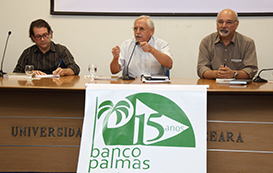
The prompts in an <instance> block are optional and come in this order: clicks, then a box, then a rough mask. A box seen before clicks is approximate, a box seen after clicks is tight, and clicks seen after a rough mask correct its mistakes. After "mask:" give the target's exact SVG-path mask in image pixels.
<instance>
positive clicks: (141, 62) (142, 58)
mask: <svg viewBox="0 0 273 173" xmlns="http://www.w3.org/2000/svg"><path fill="white" fill-rule="evenodd" d="M133 31H134V38H132V39H129V40H126V41H125V42H123V43H122V45H121V46H120V47H119V46H116V47H114V48H113V49H112V54H113V60H112V62H111V64H110V69H111V72H112V74H116V73H118V72H120V71H121V70H123V76H125V75H126V74H127V66H128V62H129V59H130V57H131V55H132V57H131V61H130V64H129V67H128V74H129V76H131V77H137V76H141V75H142V74H145V75H164V74H165V72H166V70H167V69H171V68H172V64H173V61H172V58H171V57H172V56H171V53H170V48H169V44H168V43H167V42H165V41H164V40H162V39H159V38H156V37H153V34H154V24H153V21H152V20H151V19H150V17H149V16H140V17H138V18H137V19H136V20H135V22H134V27H133ZM136 44H137V45H136ZM132 53H133V54H132Z"/></svg>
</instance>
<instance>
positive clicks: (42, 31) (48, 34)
mask: <svg viewBox="0 0 273 173" xmlns="http://www.w3.org/2000/svg"><path fill="white" fill-rule="evenodd" d="M52 33H53V31H52V30H51V27H50V26H49V24H48V23H47V22H46V21H44V20H42V19H38V20H35V21H33V22H32V23H31V24H30V28H29V37H30V38H31V40H32V41H33V42H34V43H35V45H33V46H31V47H29V48H27V49H25V50H24V52H23V53H22V55H21V56H20V58H19V60H18V63H17V65H16V67H15V69H14V70H13V72H14V73H24V72H25V66H26V65H34V69H35V71H34V73H35V75H45V74H54V75H60V76H65V75H78V74H79V72H80V68H79V66H78V65H77V64H76V62H75V61H74V58H73V56H72V54H71V53H70V52H69V50H68V49H67V48H66V47H65V46H63V45H60V44H55V43H54V42H53V41H51V38H52Z"/></svg>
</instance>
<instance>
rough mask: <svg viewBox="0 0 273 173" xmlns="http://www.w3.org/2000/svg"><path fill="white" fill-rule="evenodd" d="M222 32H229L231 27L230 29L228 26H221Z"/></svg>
mask: <svg viewBox="0 0 273 173" xmlns="http://www.w3.org/2000/svg"><path fill="white" fill-rule="evenodd" d="M220 32H226V33H228V32H229V29H228V28H221V29H220Z"/></svg>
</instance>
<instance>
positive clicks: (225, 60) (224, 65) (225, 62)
mask: <svg viewBox="0 0 273 173" xmlns="http://www.w3.org/2000/svg"><path fill="white" fill-rule="evenodd" d="M226 61H227V60H226V59H225V62H224V67H225V66H226Z"/></svg>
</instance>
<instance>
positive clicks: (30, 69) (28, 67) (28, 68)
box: [25, 65, 34, 79]
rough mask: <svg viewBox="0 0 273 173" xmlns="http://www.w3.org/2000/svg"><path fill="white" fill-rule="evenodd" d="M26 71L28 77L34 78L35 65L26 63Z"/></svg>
mask: <svg viewBox="0 0 273 173" xmlns="http://www.w3.org/2000/svg"><path fill="white" fill-rule="evenodd" d="M25 73H26V75H27V79H32V75H33V74H34V66H33V65H26V66H25Z"/></svg>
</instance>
